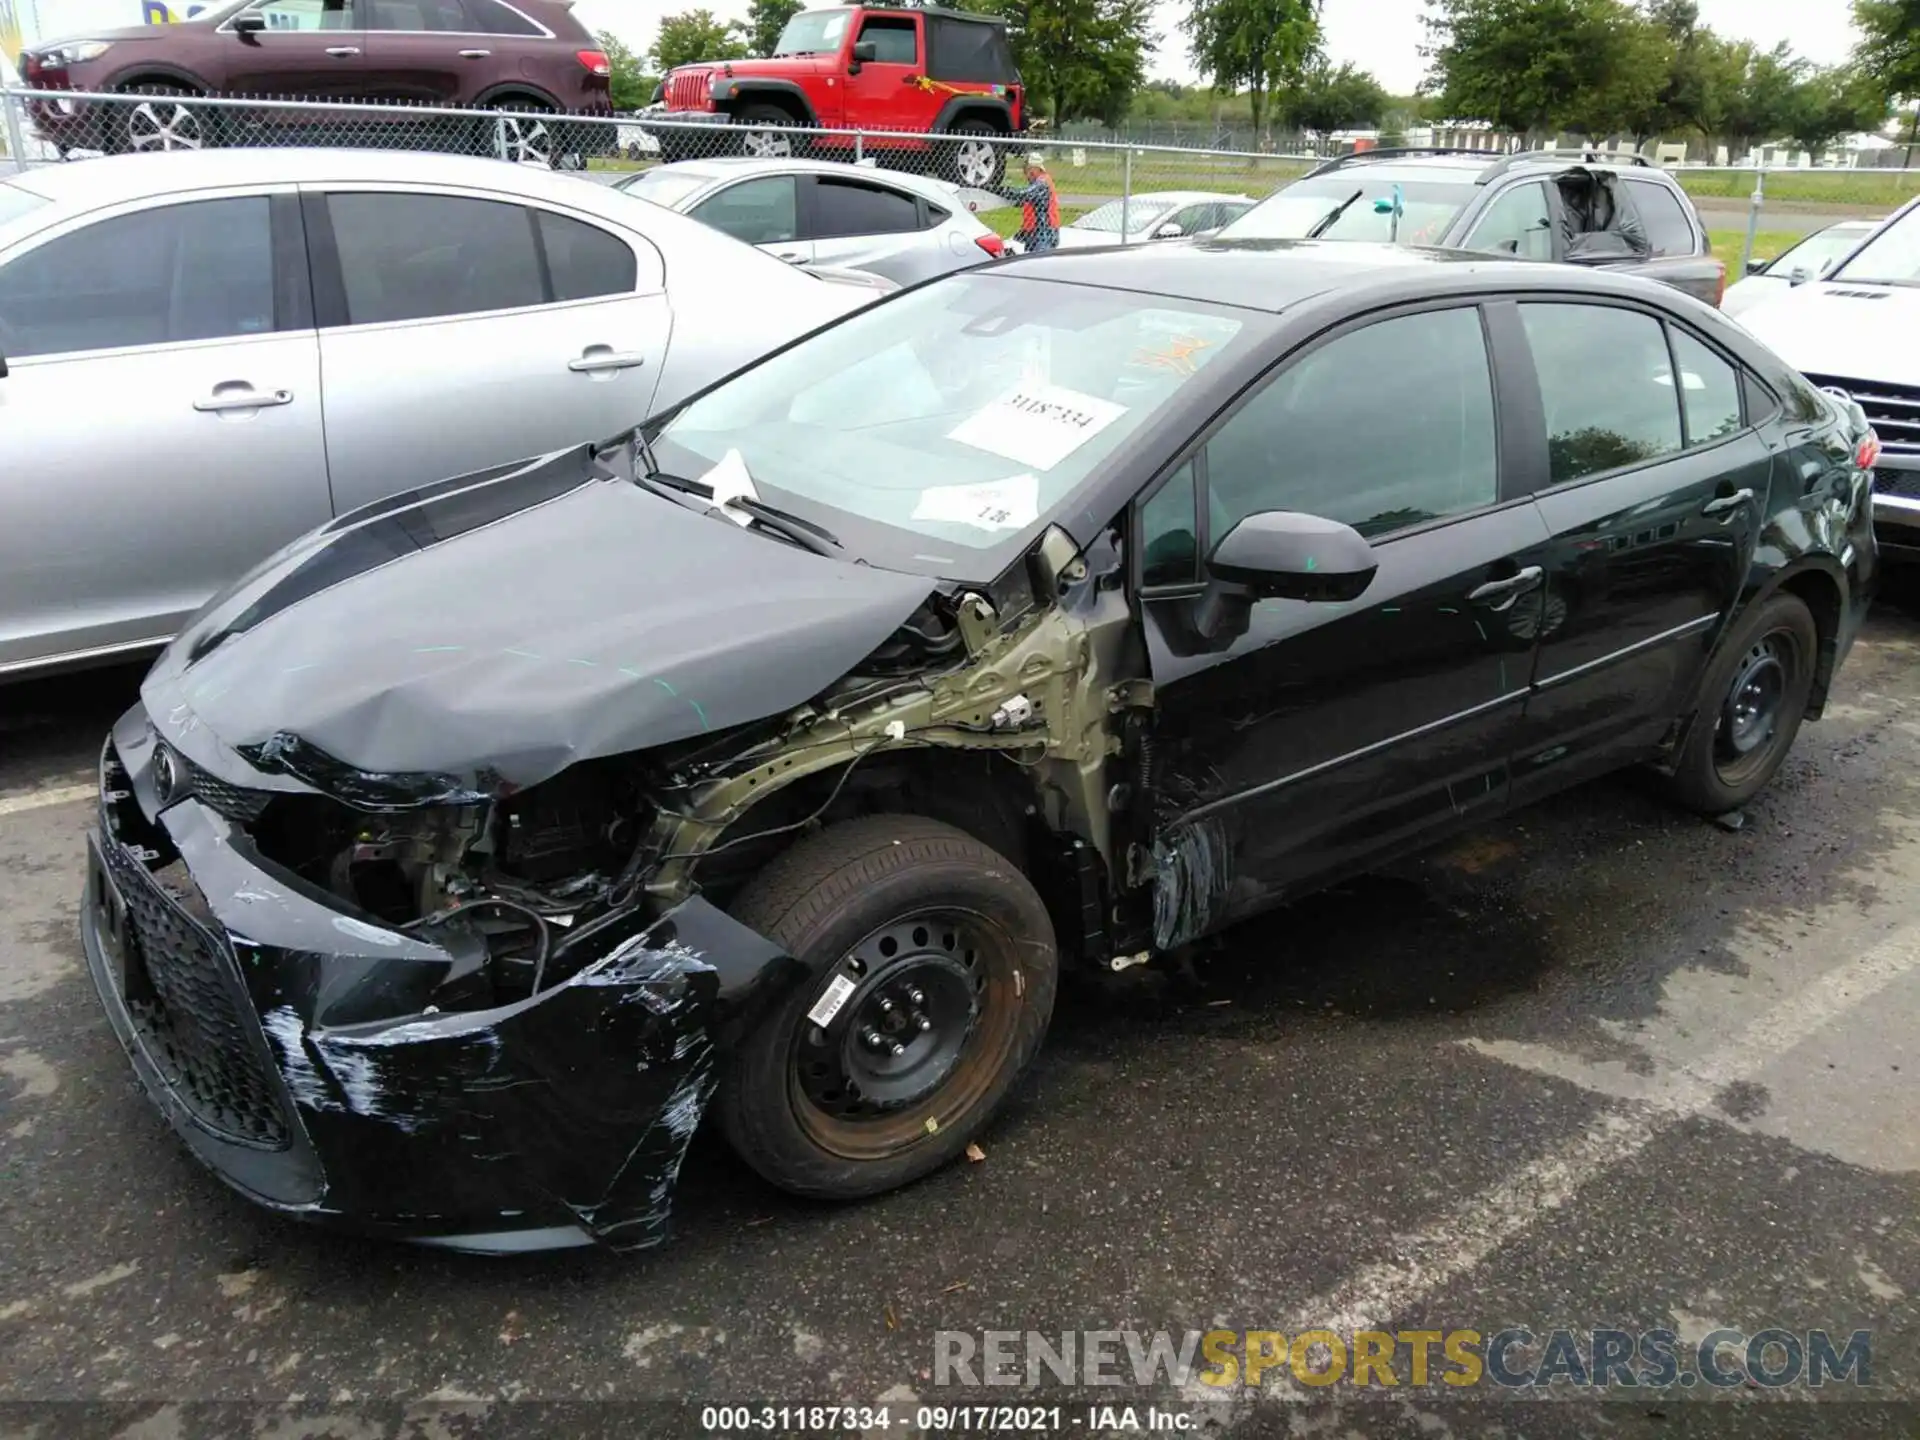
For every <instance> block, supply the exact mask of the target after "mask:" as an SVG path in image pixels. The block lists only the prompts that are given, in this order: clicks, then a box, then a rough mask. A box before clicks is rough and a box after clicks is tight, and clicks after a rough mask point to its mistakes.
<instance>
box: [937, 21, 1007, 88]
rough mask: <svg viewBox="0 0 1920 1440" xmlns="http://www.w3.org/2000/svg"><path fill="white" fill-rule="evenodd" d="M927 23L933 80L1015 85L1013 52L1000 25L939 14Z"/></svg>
mask: <svg viewBox="0 0 1920 1440" xmlns="http://www.w3.org/2000/svg"><path fill="white" fill-rule="evenodd" d="M925 19H926V22H927V75H928V78H930V79H933V80H966V81H970V82H972V83H973V84H976V85H1016V84H1018V83H1019V81H1020V72H1019V71H1018V70H1016V69H1014V68H1013V52H1012V51H1011V50H1010V49H1009V48H1008V46H1007V37H1006V32H1005V31H1003V30H1002V29H1001V28H1000V27H999V26H998V25H986V24H982V23H980V22H979V21H969V20H951V19H947V18H945V17H943V16H940V15H937V14H928V15H927V16H925Z"/></svg>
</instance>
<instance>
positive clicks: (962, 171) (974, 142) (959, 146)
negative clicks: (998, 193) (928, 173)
mask: <svg viewBox="0 0 1920 1440" xmlns="http://www.w3.org/2000/svg"><path fill="white" fill-rule="evenodd" d="M948 133H949V134H950V135H951V136H952V137H953V138H952V139H950V140H948V141H947V142H946V144H945V145H944V146H943V147H942V148H941V151H940V175H941V178H942V179H945V180H951V181H952V182H953V183H954V184H956V185H965V186H967V187H969V188H970V189H974V190H987V189H991V188H992V187H993V186H995V185H998V184H999V183H1000V182H1001V181H1002V180H1003V179H1005V178H1006V173H1007V147H1006V136H1005V135H1004V134H1003V133H1002V132H1001V131H999V130H996V129H995V128H994V127H993V126H991V125H989V124H987V123H986V121H984V120H962V121H961V122H960V123H959V124H958V125H956V126H954V127H953V129H952V130H951V131H949V132H948Z"/></svg>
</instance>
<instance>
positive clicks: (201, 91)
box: [113, 70, 208, 96]
mask: <svg viewBox="0 0 1920 1440" xmlns="http://www.w3.org/2000/svg"><path fill="white" fill-rule="evenodd" d="M154 87H164V88H166V89H168V90H177V91H179V92H181V93H182V94H185V95H198V96H204V95H206V94H207V93H208V92H207V87H206V86H205V85H203V84H201V83H200V82H199V81H198V80H194V79H191V78H190V77H188V76H185V75H177V74H174V73H173V72H171V71H168V70H143V71H140V72H139V73H138V74H135V75H132V76H129V77H127V78H125V79H121V80H116V81H114V82H113V88H114V90H115V92H116V93H118V94H121V95H137V94H139V93H140V92H141V91H143V90H147V89H151V88H154Z"/></svg>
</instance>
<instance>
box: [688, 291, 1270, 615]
mask: <svg viewBox="0 0 1920 1440" xmlns="http://www.w3.org/2000/svg"><path fill="white" fill-rule="evenodd" d="M1142 299H1143V297H1141V296H1139V295H1136V294H1132V293H1128V292H1121V291H1113V290H1103V289H1096V288H1093V287H1090V286H1085V285H1058V284H1052V283H1048V282H1046V281H1041V280H1024V279H1017V278H1014V277H1012V276H993V275H964V274H963V275H956V276H952V277H950V278H948V279H946V280H942V281H938V282H936V283H934V284H932V285H927V286H923V287H921V288H920V289H918V290H913V291H908V292H906V293H904V294H902V295H900V296H899V297H898V298H895V299H892V300H888V301H886V302H885V303H883V304H880V305H877V306H875V307H873V308H872V309H869V310H863V311H859V312H857V313H856V314H854V315H853V316H851V317H849V318H848V319H846V320H844V321H842V322H841V323H840V324H838V325H834V326H832V327H831V328H829V329H827V330H823V331H821V332H820V333H818V334H817V335H814V336H812V337H811V338H809V339H807V340H804V341H802V342H801V343H800V344H798V345H795V346H794V347H793V348H791V349H789V350H787V351H784V352H782V353H781V354H778V355H775V356H773V357H772V358H771V359H769V360H766V361H763V362H762V363H761V364H759V365H757V366H755V367H754V368H753V369H750V370H747V371H744V372H743V373H741V374H740V375H737V376H735V377H734V378H733V379H732V380H729V381H726V382H725V383H723V384H721V385H720V386H719V387H718V388H716V389H714V390H712V391H710V392H709V393H708V394H706V395H704V396H702V397H701V398H699V399H697V400H695V401H693V402H692V403H691V404H689V405H688V406H687V407H686V408H685V409H684V410H682V411H680V412H679V414H677V415H676V416H675V417H674V418H673V419H672V420H671V421H670V422H669V423H668V424H667V425H666V426H665V427H664V429H663V430H662V431H661V433H660V434H659V435H658V436H657V437H656V439H655V441H654V447H653V448H654V453H655V457H656V459H657V461H658V463H659V465H660V468H661V469H662V471H664V472H665V473H667V474H670V475H678V476H681V477H683V478H687V479H696V480H697V479H703V478H704V479H706V480H707V483H708V484H711V485H714V486H716V487H721V486H724V487H726V488H728V489H732V488H735V487H736V486H737V485H738V484H739V483H740V482H741V480H742V478H743V476H742V472H743V471H744V478H745V479H746V480H748V481H750V482H751V487H752V493H754V494H757V495H758V496H759V497H760V498H761V499H763V500H765V501H766V502H767V503H769V504H773V505H778V506H781V507H783V508H791V509H794V510H796V511H798V512H799V513H800V514H801V515H802V516H803V518H807V519H812V520H816V521H818V523H820V524H822V525H824V526H826V527H827V528H828V529H830V530H831V531H833V532H834V533H835V534H837V535H839V536H840V537H841V538H842V539H843V540H844V541H845V543H846V548H847V554H848V558H860V559H865V560H870V561H872V562H873V563H876V564H882V565H886V566H888V567H889V568H893V569H899V570H907V571H912V572H914V573H917V574H924V575H934V576H940V577H943V578H947V579H955V580H989V579H992V578H993V577H994V576H995V575H997V574H998V573H999V572H1000V571H1001V570H1002V569H1004V568H1005V567H1006V565H1007V564H1008V563H1010V562H1011V560H1012V559H1013V547H1015V546H1016V545H1018V544H1021V543H1025V541H1026V540H1027V539H1030V538H1031V536H1032V535H1033V534H1034V533H1035V532H1036V531H1037V530H1038V528H1039V526H1041V525H1042V524H1044V523H1046V522H1047V521H1048V520H1050V519H1052V518H1053V516H1054V515H1055V514H1056V513H1057V512H1058V511H1060V510H1061V509H1062V508H1064V506H1065V504H1066V502H1067V500H1068V499H1069V497H1070V496H1071V495H1072V494H1073V492H1074V491H1075V490H1076V489H1077V488H1078V487H1079V486H1080V484H1081V482H1082V481H1084V480H1086V479H1087V478H1088V476H1089V475H1091V474H1092V473H1093V471H1094V469H1095V467H1096V466H1098V465H1099V464H1100V463H1101V462H1102V461H1103V460H1105V459H1106V458H1107V457H1108V456H1109V455H1112V454H1113V453H1114V452H1115V451H1116V450H1118V449H1119V448H1120V447H1121V446H1123V445H1125V444H1126V442H1127V439H1128V437H1129V436H1131V435H1132V434H1134V432H1136V431H1137V430H1139V429H1140V428H1141V426H1142V425H1144V424H1145V423H1146V422H1147V421H1148V420H1149V419H1151V418H1152V417H1153V416H1154V415H1155V414H1156V413H1157V412H1159V411H1162V410H1164V409H1165V408H1167V407H1168V406H1169V405H1170V404H1172V403H1173V399H1174V396H1175V395H1176V394H1177V393H1178V392H1179V391H1180V389H1181V387H1183V386H1185V385H1187V384H1189V383H1191V381H1192V380H1193V377H1194V376H1195V375H1196V374H1198V373H1199V372H1200V371H1201V370H1204V369H1205V368H1206V367H1207V366H1209V365H1212V364H1217V363H1218V362H1219V359H1220V357H1221V356H1222V355H1225V354H1227V353H1229V352H1230V351H1232V350H1234V349H1235V347H1237V346H1243V345H1247V344H1250V343H1252V338H1253V335H1254V334H1257V333H1264V331H1265V329H1266V328H1270V327H1271V325H1272V324H1273V323H1274V322H1273V320H1272V317H1270V316H1264V315H1259V314H1257V313H1255V312H1252V311H1243V310H1235V309H1231V308H1229V307H1226V306H1215V305H1206V304H1202V303H1199V302H1197V301H1187V300H1165V301H1162V302H1161V303H1159V304H1153V303H1146V304H1143V303H1142ZM723 462H724V466H723ZM710 472H711V474H710Z"/></svg>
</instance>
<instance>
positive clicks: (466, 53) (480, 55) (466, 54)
mask: <svg viewBox="0 0 1920 1440" xmlns="http://www.w3.org/2000/svg"><path fill="white" fill-rule="evenodd" d="M491 54H493V51H491V50H462V51H461V52H460V58H461V59H462V60H484V59H486V58H487V57H488V56H489V55H491Z"/></svg>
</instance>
